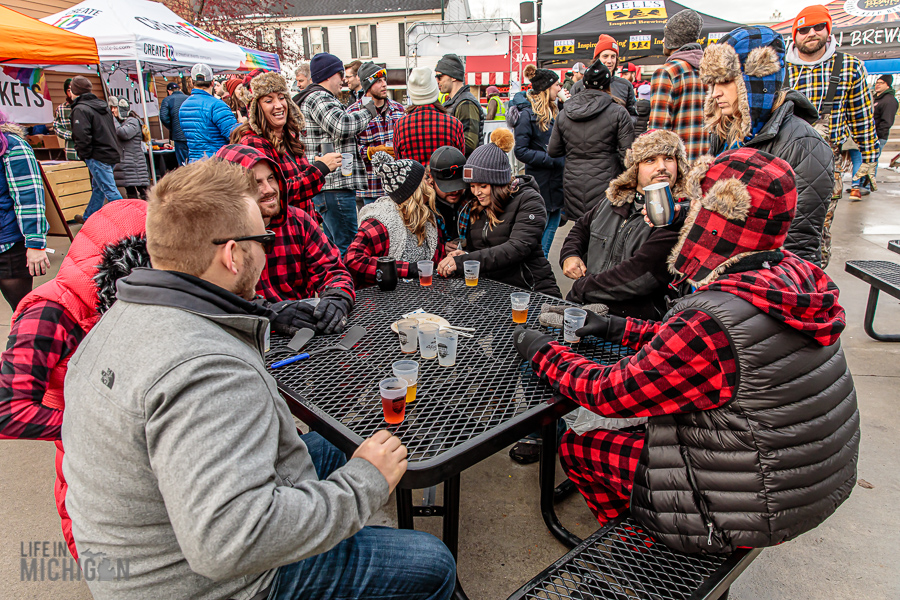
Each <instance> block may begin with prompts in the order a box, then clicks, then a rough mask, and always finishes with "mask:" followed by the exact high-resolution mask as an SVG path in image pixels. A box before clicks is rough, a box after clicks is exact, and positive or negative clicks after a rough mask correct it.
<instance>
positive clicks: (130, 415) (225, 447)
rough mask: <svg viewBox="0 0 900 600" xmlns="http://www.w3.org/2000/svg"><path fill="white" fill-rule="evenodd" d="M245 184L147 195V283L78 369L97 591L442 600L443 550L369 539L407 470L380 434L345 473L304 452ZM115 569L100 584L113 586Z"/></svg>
mask: <svg viewBox="0 0 900 600" xmlns="http://www.w3.org/2000/svg"><path fill="white" fill-rule="evenodd" d="M256 195H257V186H256V182H255V180H254V179H253V178H252V176H251V175H249V174H248V173H247V171H246V170H244V169H242V168H241V167H239V166H238V165H234V164H231V163H228V162H224V161H218V160H208V161H206V160H204V161H200V162H195V163H191V164H189V165H187V166H185V167H182V168H180V169H178V170H176V171H173V172H171V173H169V174H168V175H167V176H166V177H164V178H163V180H162V181H160V183H159V184H158V185H157V186H156V187H155V188H154V189H153V190H152V191H151V193H150V197H149V200H148V204H149V205H148V211H147V213H148V214H147V250H148V253H149V254H150V258H151V262H152V264H153V266H154V268H153V269H139V270H136V271H135V272H134V273H133V274H132V275H133V277H129V278H128V279H127V281H125V280H123V281H120V284H119V295H118V299H119V300H118V302H116V303H115V305H114V307H113V308H112V309H111V310H110V311H109V312H107V313H106V315H104V318H103V319H101V320H100V322H99V323H98V324H97V325H96V326H95V327H94V329H92V330H91V332H90V334H89V335H88V336H87V337H85V339H84V341H83V342H82V343H81V345H80V346H79V348H78V350H77V352H76V353H75V354H73V356H72V359H71V361H70V362H69V368H68V375H67V377H66V380H67V381H66V393H67V398H66V401H67V406H66V422H65V423H64V425H63V431H62V438H63V440H64V443H65V445H66V457H65V459H64V461H63V472H64V473H65V475H66V480H67V482H68V485H69V488H68V494H67V498H66V505H67V508H68V510H69V514H70V516H71V517H72V521H73V535H74V538H75V543H76V546H77V548H78V553H79V555H80V558H81V559H82V561H84V560H87V559H93V560H94V561H95V564H97V565H101V568H100V569H99V571H100V573H101V574H105V576H101V577H97V578H94V579H89V580H88V586H89V587H90V590H91V593H92V594H93V596H94V598H95V599H97V600H103V599H107V598H116V599H125V600H129V599H132V598H133V599H137V598H148V597H157V598H210V599H212V598H233V599H239V600H261V599H265V598H270V599H278V600H284V599H288V598H291V599H294V598H304V599H308V598H325V597H343V598H347V597H353V598H371V597H377V598H408V597H413V596H415V597H420V598H433V599H439V598H440V599H443V598H448V597H449V596H450V594H451V593H452V591H453V589H454V585H455V565H454V561H453V558H452V556H451V555H450V553H449V551H448V550H447V549H446V547H445V546H443V544H442V543H441V542H440V541H438V540H437V539H436V538H433V537H431V536H429V535H427V534H424V533H419V532H414V531H397V530H391V529H381V528H379V529H373V528H366V527H364V525H365V524H366V522H367V521H368V520H369V518H370V517H371V516H372V514H373V513H374V512H375V511H376V510H378V509H379V508H380V507H381V506H382V505H383V504H384V503H385V502H386V501H387V499H388V495H389V494H390V492H391V491H392V490H393V489H394V487H395V486H396V485H397V482H398V481H399V480H400V478H401V476H402V475H403V473H404V471H405V470H406V449H405V447H404V446H403V445H402V444H401V443H400V440H399V439H398V438H396V437H394V436H392V435H390V434H389V433H388V432H387V431H380V432H378V433H377V434H375V435H374V436H372V438H370V439H368V440H366V441H365V442H363V443H362V444H361V445H360V446H359V448H358V449H357V451H356V452H355V453H354V454H353V457H352V458H351V459H350V460H349V461H346V459H345V458H344V456H343V455H342V454H341V453H340V452H339V451H338V450H337V449H336V448H334V447H333V446H331V445H330V444H328V443H327V442H325V441H324V440H323V439H322V438H321V437H319V436H318V435H306V436H302V437H301V436H298V435H297V430H296V427H295V425H294V421H293V419H292V417H291V414H290V412H289V410H288V408H287V405H286V404H285V403H284V401H283V400H282V399H281V397H280V396H279V393H278V389H277V387H276V384H275V380H274V379H272V377H271V376H270V375H269V374H268V373H267V372H266V365H265V361H264V358H263V353H264V351H265V344H266V339H267V330H268V326H269V320H270V318H272V317H273V316H274V315H273V313H271V312H270V311H269V310H268V309H265V308H263V307H261V306H259V305H257V304H254V303H251V302H249V299H250V298H252V297H253V295H254V289H255V286H256V281H257V279H258V278H259V275H260V272H261V271H262V269H263V266H264V265H265V258H266V257H265V252H264V250H263V246H264V245H265V244H267V243H270V238H271V234H268V233H266V231H265V227H264V225H263V221H262V217H261V216H260V212H259V209H258V207H257V205H256ZM103 564H106V565H107V567H109V568H108V569H103V568H102V565H103Z"/></svg>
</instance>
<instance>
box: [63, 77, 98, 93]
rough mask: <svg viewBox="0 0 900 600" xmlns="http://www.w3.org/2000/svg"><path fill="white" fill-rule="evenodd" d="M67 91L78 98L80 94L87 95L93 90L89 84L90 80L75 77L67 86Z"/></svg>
mask: <svg viewBox="0 0 900 600" xmlns="http://www.w3.org/2000/svg"><path fill="white" fill-rule="evenodd" d="M69 89H70V90H71V91H72V95H74V96H80V95H82V94H87V93H89V92H90V91H91V90H92V89H94V84H92V83H91V80H90V79H88V78H87V77H84V76H82V75H78V76H77V77H74V78H72V83H71V85H69Z"/></svg>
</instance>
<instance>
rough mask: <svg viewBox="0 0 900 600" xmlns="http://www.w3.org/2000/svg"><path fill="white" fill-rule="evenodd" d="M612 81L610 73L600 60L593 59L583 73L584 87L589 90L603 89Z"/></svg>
mask: <svg viewBox="0 0 900 600" xmlns="http://www.w3.org/2000/svg"><path fill="white" fill-rule="evenodd" d="M611 82H612V74H611V73H610V72H609V69H607V68H606V65H604V64H603V63H602V62H600V61H599V60H598V61H595V62H594V64H592V65H591V66H590V67H589V68H588V70H587V71H586V72H585V74H584V87H586V88H587V89H590V90H605V89H607V88H609V84H610V83H611Z"/></svg>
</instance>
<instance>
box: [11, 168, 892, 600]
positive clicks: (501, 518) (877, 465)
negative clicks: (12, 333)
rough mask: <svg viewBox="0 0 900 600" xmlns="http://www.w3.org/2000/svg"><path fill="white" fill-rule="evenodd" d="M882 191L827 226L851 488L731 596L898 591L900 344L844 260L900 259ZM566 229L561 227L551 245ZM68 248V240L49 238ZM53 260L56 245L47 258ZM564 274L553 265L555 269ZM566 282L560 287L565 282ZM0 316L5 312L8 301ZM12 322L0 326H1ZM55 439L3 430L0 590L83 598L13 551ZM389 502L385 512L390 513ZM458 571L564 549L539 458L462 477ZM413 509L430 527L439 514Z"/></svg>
mask: <svg viewBox="0 0 900 600" xmlns="http://www.w3.org/2000/svg"><path fill="white" fill-rule="evenodd" d="M879 179H885V180H887V181H888V182H889V183H884V184H882V189H881V191H879V192H877V193H875V194H873V195H871V196H869V197H868V198H866V199H865V200H864V201H863V202H859V203H854V204H851V203H849V202H847V201H846V200H845V201H842V203H841V204H840V206H839V208H838V214H837V219H836V222H835V226H834V234H835V257H834V259H833V261H832V264H831V265H830V266H829V268H828V269H827V271H828V273H829V274H830V275H831V276H832V277H833V278H834V280H835V281H836V282H837V283H838V285H839V286H840V288H841V303H842V304H843V305H844V307H845V308H846V310H847V320H848V327H847V330H846V331H845V333H844V335H843V337H842V340H843V344H844V348H845V350H846V353H847V357H848V360H849V362H850V367H851V370H852V372H853V376H854V380H855V382H856V386H857V391H858V394H859V405H860V411H861V412H862V422H863V439H862V450H861V455H860V463H859V477H860V479H862V480H865V481H866V482H868V483H869V484H871V488H863V487H857V488H856V489H855V490H854V492H853V495H852V496H851V497H850V499H849V500H848V501H847V502H846V503H845V504H844V505H843V506H842V507H841V508H840V510H838V512H837V513H836V514H835V515H834V516H833V517H832V518H830V519H829V520H828V521H827V522H826V523H824V524H823V525H822V526H820V527H819V528H818V529H816V530H814V531H812V532H809V533H807V534H806V535H804V536H801V537H800V538H799V539H797V540H795V541H793V542H790V543H787V544H783V545H781V546H779V547H777V548H770V549H768V550H766V551H764V552H763V554H762V555H761V557H760V558H759V559H758V560H757V561H756V562H755V563H753V565H751V567H750V568H749V570H748V571H747V573H746V574H745V575H744V576H743V577H742V578H741V579H739V580H738V582H737V583H736V584H735V585H734V586H733V588H732V595H731V598H734V599H741V600H750V599H759V600H769V599H772V600H774V599H782V598H790V599H792V600H804V599H823V600H826V599H833V598H867V599H871V600H876V599H895V598H898V597H900V576H898V575H897V569H896V566H891V565H893V564H894V563H893V560H892V559H891V558H890V556H891V554H890V553H891V552H892V551H891V550H890V548H892V547H894V543H895V542H894V540H893V539H891V536H892V535H896V533H897V532H898V531H900V513H898V511H897V510H896V501H897V497H898V492H900V475H898V471H897V468H896V465H897V464H898V463H900V445H898V442H897V439H898V436H897V432H898V431H900V417H898V411H897V408H896V398H897V393H896V389H897V388H895V387H894V386H895V385H898V384H900V368H898V367H900V361H898V358H900V346H897V345H893V344H884V343H878V342H875V341H873V340H871V339H869V338H868V337H867V336H866V335H865V333H864V332H863V329H862V320H863V314H864V312H865V303H866V295H867V293H868V286H865V285H864V284H863V283H862V282H860V281H858V280H856V279H854V278H852V277H850V276H848V275H847V274H846V273H845V272H844V270H843V269H844V262H845V261H846V260H849V259H858V258H870V259H884V260H900V257H898V256H897V255H896V254H893V253H891V252H889V251H888V250H887V249H886V245H887V242H888V240H890V239H898V238H900V210H898V208H900V176H898V175H897V174H894V173H891V172H887V171H884V172H883V173H882V174H880V176H879ZM564 233H565V230H562V231H561V232H560V234H559V235H558V236H557V240H558V242H557V249H556V250H555V252H554V254H556V253H558V245H559V242H560V241H561V240H562V238H563V235H564ZM52 245H53V246H54V247H57V248H59V249H64V248H65V247H66V244H63V243H53V244H52ZM52 261H53V264H54V267H55V268H58V265H59V263H60V261H61V254H57V255H56V256H55V257H53V258H52ZM559 276H560V277H562V276H561V274H560V275H559ZM564 291H566V290H564ZM0 304H3V306H2V310H0V322H2V323H7V322H8V320H9V311H8V308H7V307H6V305H5V304H4V303H0ZM877 326H878V327H879V328H880V329H881V330H883V331H886V332H900V308H898V303H897V301H895V300H894V299H893V298H890V297H883V298H882V300H881V303H880V307H879V318H878V321H877ZM7 332H8V328H7V327H5V326H4V327H2V328H0V337H2V336H5V334H6V333H7ZM53 455H54V452H53V447H52V445H51V444H49V443H46V442H22V441H0V522H2V523H4V534H3V536H2V537H0V598H4V599H5V598H16V599H20V598H21V599H26V598H35V599H44V598H54V600H80V599H84V598H89V597H90V594H89V593H88V591H87V587H86V585H85V584H84V583H83V582H71V581H65V582H62V581H57V582H51V581H42V582H34V581H32V582H22V581H21V580H20V579H21V551H22V549H23V548H24V549H25V550H26V551H27V547H28V544H29V542H31V541H40V542H43V541H49V542H57V541H61V540H62V536H61V534H60V532H59V518H58V516H57V514H56V509H55V506H54V503H53V478H54V477H53ZM559 512H560V514H561V517H562V519H563V522H564V523H565V524H567V526H569V527H570V528H571V529H572V530H573V531H574V532H575V533H577V534H579V535H582V536H583V535H587V534H588V533H590V532H592V531H593V530H595V529H596V524H595V523H594V522H593V518H592V516H591V515H590V513H589V512H588V510H587V509H586V507H585V505H584V502H583V500H582V499H581V498H580V497H573V498H571V499H569V500H568V501H567V502H566V503H564V505H563V506H562V507H560V510H559ZM393 514H394V509H393V504H391V505H389V506H388V507H386V510H385V512H384V513H383V515H382V517H381V518H382V520H384V521H388V522H390V521H391V519H392V516H393ZM462 518H463V523H462V526H461V531H460V561H459V572H460V579H461V580H462V582H463V584H464V585H465V587H466V590H467V592H468V594H469V596H470V597H472V598H473V599H490V600H495V599H496V600H502V599H504V598H506V597H507V596H508V595H509V594H510V593H512V592H513V591H514V590H515V589H516V588H518V587H519V586H520V585H521V584H522V583H524V582H525V581H527V580H528V579H530V578H531V577H532V576H534V575H535V574H537V573H538V572H539V571H540V570H541V569H543V568H544V567H545V566H547V565H548V564H550V563H551V562H552V561H553V560H555V559H556V558H558V557H559V556H561V555H562V554H564V549H563V547H562V546H561V545H560V544H558V543H557V542H556V541H555V540H554V539H553V538H552V537H551V536H550V534H549V533H548V532H547V531H546V529H545V528H544V526H543V523H542V521H541V518H540V512H539V508H538V489H537V466H536V465H532V466H527V467H522V466H518V465H516V464H514V463H512V461H510V460H509V458H508V457H507V456H506V454H505V453H502V454H498V455H496V456H494V457H492V458H491V459H488V460H486V461H484V462H482V463H481V464H479V465H477V466H476V467H474V468H472V469H469V470H468V471H466V472H465V473H463V476H462ZM427 521H428V520H423V519H420V520H418V523H417V525H418V526H419V527H420V528H421V529H425V530H427V531H432V532H435V533H437V532H438V531H439V523H438V522H436V521H432V522H430V523H429V522H427Z"/></svg>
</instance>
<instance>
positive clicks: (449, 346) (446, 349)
mask: <svg viewBox="0 0 900 600" xmlns="http://www.w3.org/2000/svg"><path fill="white" fill-rule="evenodd" d="M458 342H459V334H458V333H456V332H455V331H453V330H452V329H441V330H440V331H438V334H437V351H438V363H439V364H440V365H441V366H442V367H452V366H453V365H455V364H456V345H457V343H458Z"/></svg>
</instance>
